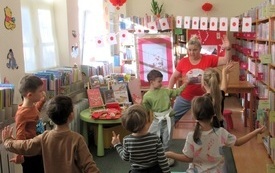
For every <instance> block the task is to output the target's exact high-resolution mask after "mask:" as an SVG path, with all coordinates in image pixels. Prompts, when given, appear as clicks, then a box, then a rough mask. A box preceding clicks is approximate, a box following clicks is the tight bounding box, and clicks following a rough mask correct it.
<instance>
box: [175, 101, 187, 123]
mask: <svg viewBox="0 0 275 173" xmlns="http://www.w3.org/2000/svg"><path fill="white" fill-rule="evenodd" d="M173 109H174V111H175V119H174V120H175V123H176V122H178V121H179V120H180V119H181V117H182V116H183V115H184V114H185V113H186V112H188V111H189V110H190V109H191V102H190V101H188V100H186V99H184V98H183V97H182V96H178V97H177V98H176V101H175V103H174V107H173Z"/></svg>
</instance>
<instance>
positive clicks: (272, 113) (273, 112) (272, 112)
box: [269, 111, 275, 122]
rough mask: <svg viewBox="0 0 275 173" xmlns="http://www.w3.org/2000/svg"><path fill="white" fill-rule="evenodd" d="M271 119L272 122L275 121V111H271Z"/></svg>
mask: <svg viewBox="0 0 275 173" xmlns="http://www.w3.org/2000/svg"><path fill="white" fill-rule="evenodd" d="M269 121H270V122H275V111H270V112H269Z"/></svg>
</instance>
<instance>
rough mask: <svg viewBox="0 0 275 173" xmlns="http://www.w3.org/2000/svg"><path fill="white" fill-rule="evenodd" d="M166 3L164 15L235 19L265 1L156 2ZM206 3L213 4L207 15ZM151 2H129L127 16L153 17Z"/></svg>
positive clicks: (141, 0)
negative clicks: (146, 15) (204, 7)
mask: <svg viewBox="0 0 275 173" xmlns="http://www.w3.org/2000/svg"><path fill="white" fill-rule="evenodd" d="M156 1H158V2H159V3H160V4H161V3H164V5H163V10H164V13H167V14H169V15H174V16H208V17H233V16H238V15H240V14H242V13H243V12H246V11H248V10H249V9H251V8H253V7H256V6H258V5H259V4H260V3H261V2H264V1H265V0H209V1H201V0H156ZM205 2H210V3H212V4H213V8H212V10H211V11H210V12H209V13H208V14H206V13H205V12H204V11H203V10H202V9H201V6H202V5H203V4H204V3H205ZM150 3H151V0H127V2H126V9H127V16H140V17H142V16H144V15H145V14H146V13H147V14H148V15H152V12H151V10H150V9H151V5H150Z"/></svg>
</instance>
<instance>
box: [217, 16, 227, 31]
mask: <svg viewBox="0 0 275 173" xmlns="http://www.w3.org/2000/svg"><path fill="white" fill-rule="evenodd" d="M219 30H220V31H227V30H228V18H226V17H221V18H220V26H219Z"/></svg>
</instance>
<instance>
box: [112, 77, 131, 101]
mask: <svg viewBox="0 0 275 173" xmlns="http://www.w3.org/2000/svg"><path fill="white" fill-rule="evenodd" d="M112 89H113V92H114V97H115V101H116V102H118V103H119V104H123V103H127V102H129V97H128V91H127V83H125V82H122V83H114V84H112Z"/></svg>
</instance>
